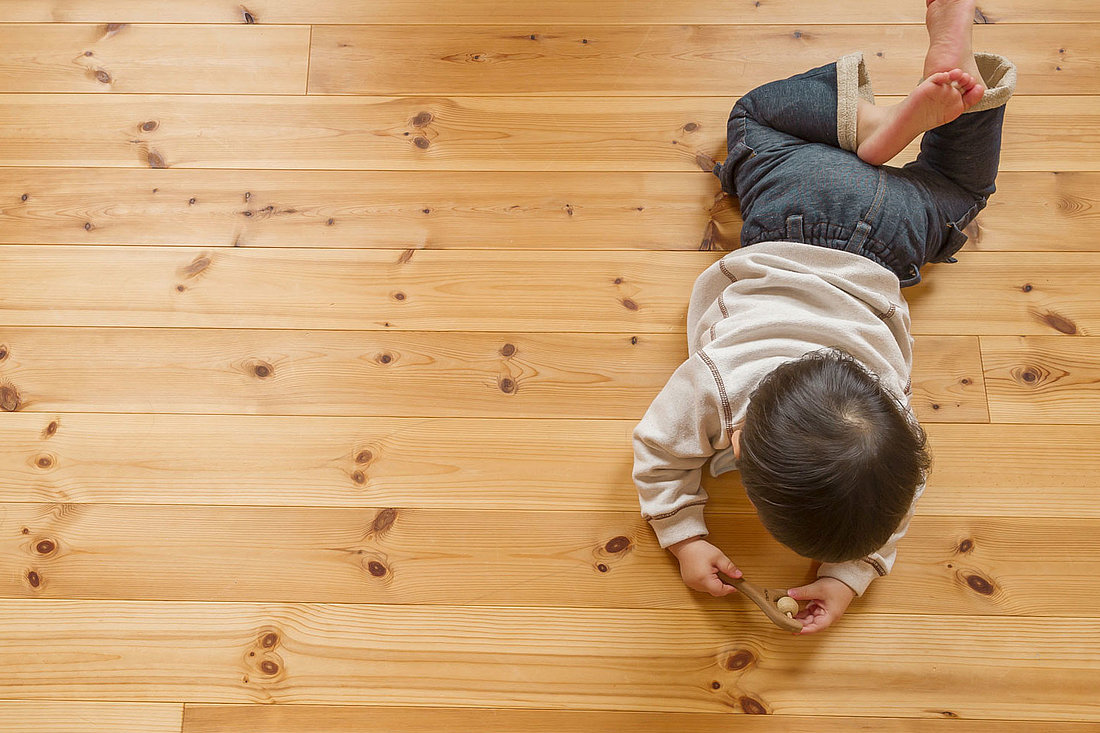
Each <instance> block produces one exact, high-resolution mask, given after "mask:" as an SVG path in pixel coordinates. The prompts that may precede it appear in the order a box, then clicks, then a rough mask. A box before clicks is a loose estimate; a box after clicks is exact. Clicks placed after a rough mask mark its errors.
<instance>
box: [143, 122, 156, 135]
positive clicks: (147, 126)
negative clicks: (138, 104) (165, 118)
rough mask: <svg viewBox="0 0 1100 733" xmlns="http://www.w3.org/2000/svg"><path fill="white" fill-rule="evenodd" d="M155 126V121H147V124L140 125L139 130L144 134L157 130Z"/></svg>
mask: <svg viewBox="0 0 1100 733" xmlns="http://www.w3.org/2000/svg"><path fill="white" fill-rule="evenodd" d="M157 125H158V123H157V121H156V120H149V121H147V122H142V123H141V129H142V130H144V131H145V132H152V131H153V130H155V129H157Z"/></svg>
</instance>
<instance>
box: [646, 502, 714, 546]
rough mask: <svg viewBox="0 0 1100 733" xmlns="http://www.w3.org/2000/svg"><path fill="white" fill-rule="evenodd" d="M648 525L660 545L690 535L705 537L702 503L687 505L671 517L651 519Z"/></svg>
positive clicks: (684, 538)
mask: <svg viewBox="0 0 1100 733" xmlns="http://www.w3.org/2000/svg"><path fill="white" fill-rule="evenodd" d="M649 525H650V526H651V527H653V531H654V533H656V535H657V541H658V542H660V543H661V547H668V546H670V545H675V544H676V543H677V542H681V541H683V540H686V539H688V538H690V537H705V536H706V535H707V534H708V533H707V525H706V522H704V521H703V505H702V504H699V505H697V506H687V507H684V508H683V509H681V510H680V511H678V512H676V513H675V514H673V515H672V516H671V517H664V518H662V519H651V520H649Z"/></svg>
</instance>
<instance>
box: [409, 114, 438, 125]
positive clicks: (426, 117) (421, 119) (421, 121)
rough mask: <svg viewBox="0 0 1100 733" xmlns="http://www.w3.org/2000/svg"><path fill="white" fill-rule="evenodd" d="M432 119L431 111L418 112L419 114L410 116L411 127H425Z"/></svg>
mask: <svg viewBox="0 0 1100 733" xmlns="http://www.w3.org/2000/svg"><path fill="white" fill-rule="evenodd" d="M434 119H435V118H434V117H433V116H432V113H431V112H420V113H419V114H417V115H416V117H413V118H412V126H413V127H427V126H428V125H430V124H431V122H432V120H434Z"/></svg>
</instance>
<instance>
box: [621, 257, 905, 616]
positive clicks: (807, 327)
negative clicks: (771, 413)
mask: <svg viewBox="0 0 1100 733" xmlns="http://www.w3.org/2000/svg"><path fill="white" fill-rule="evenodd" d="M687 333H688V352H689V354H690V357H689V358H688V360H687V361H685V362H684V363H683V364H681V365H680V367H679V368H678V369H677V370H676V371H675V373H673V375H672V377H671V378H670V379H669V380H668V383H667V384H666V385H665V387H664V389H662V390H661V392H660V394H658V395H657V397H656V399H654V401H653V404H651V405H650V407H649V410H648V411H647V412H646V414H645V417H643V418H642V421H641V422H640V423H639V424H638V426H637V427H636V428H635V430H634V482H635V484H636V485H637V487H638V494H639V498H640V500H641V506H642V514H643V515H644V516H645V518H646V519H647V520H648V521H649V523H650V525H651V526H652V527H653V530H654V532H656V533H657V538H658V540H659V541H660V543H661V546H662V547H668V546H669V545H672V544H675V543H676V542H679V541H680V540H684V539H687V538H689V537H696V536H703V535H706V534H707V528H706V524H705V523H704V521H703V507H704V505H705V504H706V501H707V494H706V492H705V491H704V490H703V489H702V488H701V487H700V485H699V482H700V478H701V475H702V467H703V464H705V463H706V462H707V460H708V459H709V460H710V471H711V473H712V474H713V475H715V476H717V475H719V474H722V473H725V472H726V471H730V470H734V469H735V468H736V464H735V462H734V458H733V450H732V448H731V440H730V436H731V434H732V433H733V431H734V429H735V428H736V427H737V426H738V424H739V423H741V422H742V421H743V420H744V416H745V412H746V410H747V408H748V399H749V394H750V393H751V392H752V391H753V389H755V387H756V385H757V384H759V382H760V380H761V379H763V377H764V376H765V375H767V374H768V373H769V372H771V371H772V370H773V369H775V368H776V367H777V366H779V365H780V364H782V363H784V362H786V361H791V360H794V359H798V358H799V357H801V356H802V355H803V354H806V353H808V352H810V351H816V350H818V349H823V348H828V347H840V348H843V349H844V350H846V351H848V352H849V353H850V354H852V356H854V357H855V358H856V359H858V360H859V361H860V362H861V363H862V364H863V365H864V366H866V367H867V368H868V369H870V370H871V371H872V372H874V373H875V374H877V375H878V376H879V378H880V379H881V381H882V385H883V387H885V388H886V389H887V390H889V391H891V392H892V393H893V394H894V395H895V396H897V397H898V398H899V399H900V400H901V401H902V403H903V404H905V405H906V406H908V405H909V391H910V379H909V375H910V371H911V368H912V362H913V351H912V347H913V339H912V337H911V336H910V335H909V307H908V305H907V304H906V302H905V299H904V298H903V297H902V295H901V286H900V283H899V282H898V279H897V277H895V276H894V274H893V273H891V272H890V271H889V270H887V269H886V268H884V267H882V266H881V265H878V264H876V263H874V262H872V261H871V260H869V259H866V258H864V257H861V256H860V255H856V254H853V253H851V252H845V251H843V250H834V249H828V248H826V247H817V246H812V245H808V244H799V243H794V242H763V243H760V244H754V245H752V246H751V247H745V248H743V249H739V250H737V251H735V252H731V253H730V254H728V255H726V256H725V257H723V258H722V259H721V260H719V261H718V262H716V263H715V264H713V265H712V266H710V267H708V268H707V269H706V270H705V271H704V272H703V274H702V275H700V276H699V279H698V280H696V282H695V287H694V289H693V291H692V294H691V303H690V305H689V307H688V331H687ZM923 489H924V487H923V486H921V487H920V488H919V489H918V491H917V497H918V498H919V496H920V494H921V492H922V491H923ZM912 514H913V509H912V508H910V510H909V515H908V516H906V517H905V519H904V520H903V521H902V523H901V525H900V526H899V527H898V529H897V531H896V532H895V534H894V535H893V537H891V538H890V540H889V541H888V542H887V543H886V545H884V546H883V547H882V548H880V549H879V550H877V551H876V552H874V553H872V554H870V555H868V556H867V557H865V558H861V559H859V560H852V561H849V562H843V563H825V564H823V565H822V566H821V569H820V570H819V571H818V575H819V576H830V577H833V578H836V579H838V580H841V581H843V582H844V583H845V584H847V585H848V586H850V587H851V588H852V590H854V591H855V592H856V593H857V594H860V595H862V594H863V592H864V591H865V590H866V589H867V586H868V585H869V584H870V583H871V581H872V580H873V579H874V578H875V577H877V576H879V575H886V574H887V573H888V572H889V571H890V568H891V567H892V566H893V564H894V557H895V554H896V551H895V545H896V543H897V541H898V540H899V539H900V538H901V536H902V535H903V534H905V531H906V529H908V526H909V520H910V518H911V517H912ZM729 552H730V554H731V555H732V556H733V560H734V562H736V556H737V551H736V548H730V550H729Z"/></svg>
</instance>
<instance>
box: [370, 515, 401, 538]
mask: <svg viewBox="0 0 1100 733" xmlns="http://www.w3.org/2000/svg"><path fill="white" fill-rule="evenodd" d="M396 521H397V510H396V509H383V510H382V511H380V512H378V514H376V515H375V516H374V521H373V522H371V533H372V534H376V535H378V534H383V533H385V532H387V531H388V530H389V528H390V527H392V526H393V523H394V522H396Z"/></svg>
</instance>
